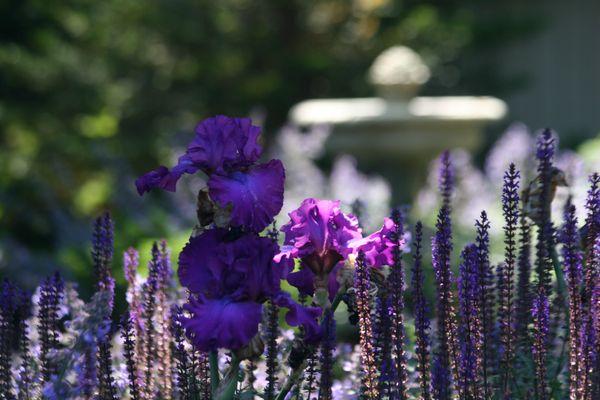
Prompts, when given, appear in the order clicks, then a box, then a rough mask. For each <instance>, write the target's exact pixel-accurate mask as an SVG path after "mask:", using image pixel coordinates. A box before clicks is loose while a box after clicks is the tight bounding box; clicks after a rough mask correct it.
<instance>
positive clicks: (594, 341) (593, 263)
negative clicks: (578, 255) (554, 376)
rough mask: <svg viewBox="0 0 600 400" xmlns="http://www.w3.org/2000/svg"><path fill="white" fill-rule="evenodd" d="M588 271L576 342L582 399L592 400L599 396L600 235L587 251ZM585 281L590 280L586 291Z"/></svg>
mask: <svg viewBox="0 0 600 400" xmlns="http://www.w3.org/2000/svg"><path fill="white" fill-rule="evenodd" d="M586 261H587V265H586V267H587V270H586V272H590V271H591V272H590V273H589V274H586V276H585V282H584V290H583V291H582V292H581V293H582V296H584V295H585V294H586V290H585V289H587V293H588V294H589V299H588V302H587V303H586V304H584V307H583V312H582V313H583V322H582V325H581V337H580V339H579V341H580V345H581V351H580V352H579V353H578V356H579V360H578V362H579V367H580V369H581V370H582V372H583V373H582V379H581V380H580V384H581V386H583V396H582V397H581V398H582V399H584V400H590V399H595V398H597V397H598V395H600V351H599V350H598V348H599V347H600V236H597V237H596V240H595V242H594V245H593V246H592V248H591V249H590V250H589V252H588V258H587V260H586ZM588 279H593V281H592V283H591V284H590V286H591V288H587V285H588Z"/></svg>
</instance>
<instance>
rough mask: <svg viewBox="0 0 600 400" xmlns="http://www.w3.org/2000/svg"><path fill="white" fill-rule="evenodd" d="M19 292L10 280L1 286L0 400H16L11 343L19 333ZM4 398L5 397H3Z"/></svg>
mask: <svg viewBox="0 0 600 400" xmlns="http://www.w3.org/2000/svg"><path fill="white" fill-rule="evenodd" d="M17 300H18V299H17V292H16V289H15V287H14V286H13V285H12V283H10V282H9V281H8V280H4V281H3V282H2V283H1V284H0V398H6V399H14V398H15V396H14V391H13V384H12V372H11V359H12V354H11V347H12V346H11V341H12V340H13V337H14V335H15V334H17V332H16V331H15V326H14V324H13V321H14V316H15V315H14V314H15V311H16V307H17ZM3 396H4V397H3Z"/></svg>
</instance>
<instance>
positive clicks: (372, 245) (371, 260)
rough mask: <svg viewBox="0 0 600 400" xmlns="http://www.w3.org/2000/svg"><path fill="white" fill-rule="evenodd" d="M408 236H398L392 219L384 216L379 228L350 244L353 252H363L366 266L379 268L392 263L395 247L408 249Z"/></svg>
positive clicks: (393, 261)
mask: <svg viewBox="0 0 600 400" xmlns="http://www.w3.org/2000/svg"><path fill="white" fill-rule="evenodd" d="M409 238H410V235H409V234H408V233H404V234H403V235H402V236H401V237H399V235H398V231H397V228H396V224H394V221H392V220H391V219H390V218H385V219H384V220H383V226H382V227H381V229H380V230H378V231H377V232H374V233H372V234H370V235H369V236H367V237H365V238H361V239H357V240H354V241H353V242H352V243H351V244H350V245H351V247H352V249H353V251H354V252H356V253H358V252H359V251H362V252H363V253H364V255H365V263H366V264H367V266H369V267H374V268H379V267H382V266H384V265H394V263H395V260H394V257H395V256H394V252H395V249H399V250H400V251H402V252H407V251H409V248H408V241H409Z"/></svg>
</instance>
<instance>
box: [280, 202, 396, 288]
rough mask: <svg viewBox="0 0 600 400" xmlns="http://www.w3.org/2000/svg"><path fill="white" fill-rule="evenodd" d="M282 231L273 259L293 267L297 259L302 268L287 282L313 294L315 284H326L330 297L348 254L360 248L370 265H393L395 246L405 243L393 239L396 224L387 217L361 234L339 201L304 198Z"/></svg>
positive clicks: (352, 217)
mask: <svg viewBox="0 0 600 400" xmlns="http://www.w3.org/2000/svg"><path fill="white" fill-rule="evenodd" d="M289 216H290V221H289V222H288V223H287V224H285V225H284V226H283V227H282V228H281V231H282V232H284V233H285V241H284V246H282V249H281V252H280V253H279V254H278V255H277V256H276V257H275V260H276V261H277V262H280V263H284V264H286V265H287V266H288V268H293V260H295V259H298V260H300V266H301V268H300V269H299V270H298V271H295V272H291V273H289V274H288V275H287V280H288V282H289V283H290V284H291V285H293V286H295V287H296V288H298V289H299V291H300V292H301V293H303V294H306V295H309V296H312V295H313V294H314V291H315V284H317V285H321V286H322V287H324V286H326V289H327V291H328V293H329V298H330V300H331V299H332V298H333V296H335V294H336V293H337V291H338V289H339V287H340V284H339V282H338V279H337V274H338V272H339V270H340V269H341V266H342V265H343V262H344V261H345V260H347V259H348V257H349V256H350V255H351V254H356V253H358V251H362V252H364V254H365V261H366V263H367V265H368V266H370V267H381V266H383V265H392V264H393V262H394V260H393V257H394V256H393V249H394V247H395V246H398V245H399V246H401V248H403V247H405V246H404V245H405V242H406V239H405V238H404V237H403V238H401V239H400V240H396V239H395V237H396V236H395V235H396V232H395V225H394V223H393V221H392V220H391V219H388V218H386V219H385V223H384V225H383V227H382V228H381V229H380V230H379V231H377V232H375V233H373V234H371V235H369V236H367V237H364V238H363V237H362V231H361V229H360V227H359V226H358V220H357V219H356V217H355V216H354V215H352V214H345V213H343V212H342V211H341V209H340V202H339V201H331V200H317V199H312V198H309V199H306V200H304V201H303V202H302V204H301V205H300V207H299V208H298V209H296V210H294V211H292V212H291V213H290V214H289Z"/></svg>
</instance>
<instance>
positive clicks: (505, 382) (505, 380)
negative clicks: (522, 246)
mask: <svg viewBox="0 0 600 400" xmlns="http://www.w3.org/2000/svg"><path fill="white" fill-rule="evenodd" d="M519 179H520V173H519V171H517V170H516V168H515V165H514V164H512V163H511V164H510V166H509V168H508V170H507V171H506V172H505V174H504V185H503V187H502V213H503V215H504V244H505V248H504V263H502V264H500V265H499V267H498V269H499V273H498V300H499V305H498V325H499V326H500V345H501V346H502V348H501V351H500V354H501V359H500V373H501V383H500V387H501V393H502V398H504V399H510V396H511V394H510V387H511V385H510V384H511V379H512V371H513V365H512V364H513V359H514V350H515V349H514V346H515V344H514V343H515V341H514V332H515V331H514V328H515V324H514V306H513V298H514V293H513V292H514V289H513V285H514V283H513V281H514V271H515V265H516V253H517V248H516V246H517V243H516V234H517V225H518V223H519Z"/></svg>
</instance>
